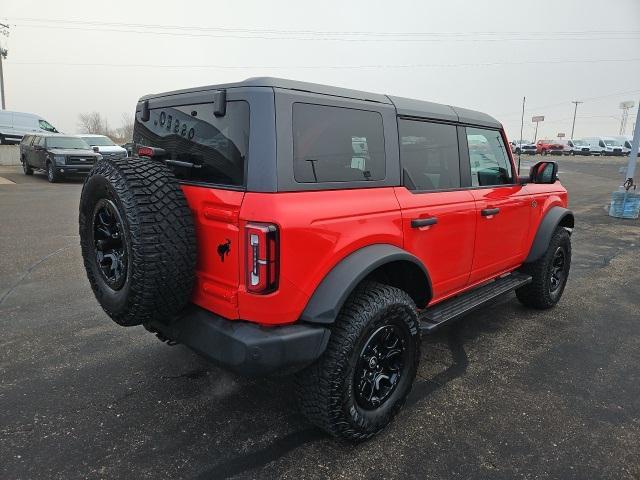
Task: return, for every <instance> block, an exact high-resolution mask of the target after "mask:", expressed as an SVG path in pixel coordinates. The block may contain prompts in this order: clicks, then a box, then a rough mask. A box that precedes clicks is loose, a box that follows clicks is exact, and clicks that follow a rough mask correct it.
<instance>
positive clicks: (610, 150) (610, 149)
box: [583, 137, 622, 155]
mask: <svg viewBox="0 0 640 480" xmlns="http://www.w3.org/2000/svg"><path fill="white" fill-rule="evenodd" d="M583 140H584V141H585V142H587V143H588V144H589V147H591V154H592V155H622V143H621V142H620V141H619V140H616V139H614V138H611V137H587V138H584V139H583Z"/></svg>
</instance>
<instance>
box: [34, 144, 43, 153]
mask: <svg viewBox="0 0 640 480" xmlns="http://www.w3.org/2000/svg"><path fill="white" fill-rule="evenodd" d="M33 149H34V150H35V151H36V152H41V151H42V150H44V147H43V146H42V145H34V146H33Z"/></svg>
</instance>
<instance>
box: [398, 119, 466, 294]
mask: <svg viewBox="0 0 640 480" xmlns="http://www.w3.org/2000/svg"><path fill="white" fill-rule="evenodd" d="M398 129H399V139H400V162H401V166H402V177H403V178H402V186H400V187H396V189H395V190H396V197H397V198H398V202H399V204H400V208H401V212H402V230H403V235H404V248H405V250H407V251H409V252H411V253H412V254H414V255H415V256H416V257H418V258H419V259H420V260H421V261H422V262H423V264H424V265H425V267H426V268H427V270H428V272H429V275H430V277H431V283H432V289H433V300H438V299H440V298H442V297H444V296H447V295H449V294H452V293H453V292H455V291H456V290H460V289H462V288H464V286H465V285H466V284H467V281H468V278H469V272H470V270H471V265H472V261H473V243H474V235H475V229H476V211H475V202H474V198H473V195H472V194H471V192H470V191H469V190H468V189H462V188H461V180H460V152H459V142H458V136H459V133H460V132H461V130H460V132H459V128H458V127H456V126H455V125H453V124H448V123H436V122H433V121H428V120H417V119H405V118H399V119H398Z"/></svg>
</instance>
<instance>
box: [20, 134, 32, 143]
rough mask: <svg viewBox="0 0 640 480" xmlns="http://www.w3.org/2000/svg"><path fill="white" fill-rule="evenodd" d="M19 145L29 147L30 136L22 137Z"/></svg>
mask: <svg viewBox="0 0 640 480" xmlns="http://www.w3.org/2000/svg"><path fill="white" fill-rule="evenodd" d="M20 143H21V144H22V145H29V144H30V143H31V135H25V136H24V137H22V140H21V141H20Z"/></svg>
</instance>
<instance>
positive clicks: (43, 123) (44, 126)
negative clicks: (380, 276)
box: [38, 120, 58, 133]
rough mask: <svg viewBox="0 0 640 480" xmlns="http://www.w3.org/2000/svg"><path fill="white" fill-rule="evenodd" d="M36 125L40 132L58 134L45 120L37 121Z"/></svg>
mask: <svg viewBox="0 0 640 480" xmlns="http://www.w3.org/2000/svg"><path fill="white" fill-rule="evenodd" d="M38 125H40V128H41V129H42V130H46V131H47V132H52V133H58V131H57V130H56V129H55V128H54V127H53V125H51V124H50V123H49V122H47V121H46V120H38Z"/></svg>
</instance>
